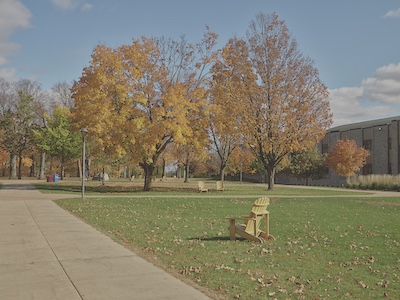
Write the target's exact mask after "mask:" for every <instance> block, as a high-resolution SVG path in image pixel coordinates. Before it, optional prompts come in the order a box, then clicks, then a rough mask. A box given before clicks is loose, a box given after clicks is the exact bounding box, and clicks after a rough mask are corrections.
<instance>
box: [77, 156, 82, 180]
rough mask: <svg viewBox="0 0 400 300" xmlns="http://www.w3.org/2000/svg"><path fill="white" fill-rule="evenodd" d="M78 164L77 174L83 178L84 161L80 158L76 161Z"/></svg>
mask: <svg viewBox="0 0 400 300" xmlns="http://www.w3.org/2000/svg"><path fill="white" fill-rule="evenodd" d="M76 164H77V165H78V173H77V174H76V176H77V177H79V178H82V162H81V160H80V159H78V160H77V161H76Z"/></svg>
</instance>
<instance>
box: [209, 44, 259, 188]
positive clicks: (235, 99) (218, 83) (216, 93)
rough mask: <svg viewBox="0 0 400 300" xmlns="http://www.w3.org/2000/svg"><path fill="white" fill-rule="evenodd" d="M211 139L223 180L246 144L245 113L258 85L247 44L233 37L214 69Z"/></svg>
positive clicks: (211, 96)
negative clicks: (232, 159)
mask: <svg viewBox="0 0 400 300" xmlns="http://www.w3.org/2000/svg"><path fill="white" fill-rule="evenodd" d="M211 73H212V75H213V82H212V86H211V93H210V111H211V113H210V125H209V128H210V136H211V138H212V142H213V143H212V146H213V148H214V151H215V152H216V153H217V155H218V158H219V163H220V165H219V172H220V176H221V180H222V181H224V174H225V171H226V168H227V166H228V165H229V161H230V159H231V156H232V154H233V153H234V151H235V149H236V148H237V147H238V146H239V145H240V144H243V138H244V131H243V126H242V122H243V117H242V115H243V111H244V110H245V109H244V107H243V106H244V105H245V102H244V101H243V99H244V98H246V97H247V95H248V92H249V90H250V89H251V87H252V86H254V84H255V82H256V75H255V74H254V73H253V71H252V65H251V62H250V61H249V59H248V51H247V46H246V43H245V42H244V41H243V40H240V39H237V38H232V39H230V40H229V41H228V43H227V44H226V45H225V47H224V48H223V49H222V50H221V51H219V52H218V54H217V55H216V56H215V64H214V66H213V68H212V69H211Z"/></svg>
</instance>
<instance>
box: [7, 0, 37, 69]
mask: <svg viewBox="0 0 400 300" xmlns="http://www.w3.org/2000/svg"><path fill="white" fill-rule="evenodd" d="M31 17H32V14H31V12H30V11H29V9H27V8H26V7H25V6H24V5H23V4H22V3H21V2H20V1H19V0H1V1H0V28H1V30H0V65H5V64H7V62H8V60H7V57H8V56H9V55H11V54H13V53H15V51H17V50H18V45H17V44H16V43H14V42H12V41H10V36H11V35H12V34H13V33H14V32H15V31H16V30H18V29H19V28H29V27H30V26H31V23H30V18H31Z"/></svg>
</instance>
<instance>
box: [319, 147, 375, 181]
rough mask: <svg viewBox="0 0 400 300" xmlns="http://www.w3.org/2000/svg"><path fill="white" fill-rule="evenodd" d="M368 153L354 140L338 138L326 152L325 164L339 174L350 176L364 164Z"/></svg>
mask: <svg viewBox="0 0 400 300" xmlns="http://www.w3.org/2000/svg"><path fill="white" fill-rule="evenodd" d="M368 155H369V152H368V151H367V150H365V149H364V148H362V147H357V144H356V142H355V141H354V140H338V141H337V142H336V144H335V146H334V147H333V149H332V151H331V152H329V154H328V158H327V165H328V167H329V168H331V169H332V170H333V171H334V172H335V173H336V174H338V175H339V176H345V177H351V176H354V175H355V174H356V172H359V171H360V168H361V167H363V166H364V165H365V163H366V159H367V157H368Z"/></svg>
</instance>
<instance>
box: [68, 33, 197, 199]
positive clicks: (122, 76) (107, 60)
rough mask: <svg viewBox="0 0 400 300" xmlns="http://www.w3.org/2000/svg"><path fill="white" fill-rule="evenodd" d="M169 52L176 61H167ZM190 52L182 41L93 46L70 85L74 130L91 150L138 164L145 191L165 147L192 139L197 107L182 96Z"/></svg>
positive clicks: (188, 72) (185, 96) (153, 41)
mask: <svg viewBox="0 0 400 300" xmlns="http://www.w3.org/2000/svg"><path fill="white" fill-rule="evenodd" d="M170 49H175V51H176V52H177V53H178V56H174V57H171V56H168V53H173V51H170ZM192 49H193V46H192V45H189V44H186V42H185V41H184V40H181V41H180V42H175V41H172V40H163V39H155V38H152V39H148V38H145V37H143V38H142V39H138V40H133V42H132V44H130V45H123V46H120V47H118V48H116V49H113V48H110V47H106V46H104V45H99V46H97V47H96V48H95V49H94V51H93V54H92V61H91V62H90V65H89V66H88V67H87V68H85V69H84V70H83V74H82V76H81V78H80V79H79V81H77V82H75V83H74V87H73V98H74V100H75V107H74V116H75V120H76V124H77V126H79V127H86V128H87V129H88V130H89V135H88V137H91V138H93V139H96V141H97V142H96V144H97V145H98V148H97V151H102V152H105V153H107V154H109V155H111V156H113V157H124V156H131V157H132V160H137V161H139V165H140V166H141V167H142V168H143V170H144V174H145V182H144V190H146V191H148V190H150V189H151V183H152V178H153V172H154V169H155V166H156V164H157V160H158V158H159V157H160V155H161V154H162V153H163V151H164V150H165V149H166V147H167V146H168V145H169V144H171V143H173V142H174V143H183V144H184V143H186V141H187V139H188V138H189V137H190V136H191V135H192V134H193V128H192V127H191V126H190V118H189V116H191V114H192V113H193V112H194V111H197V110H198V103H197V102H196V101H191V99H189V98H188V97H187V94H188V89H189V87H188V84H187V83H188V80H189V79H190V70H189V69H190V67H191V64H190V57H191V56H192V55H194V51H193V50H192Z"/></svg>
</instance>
